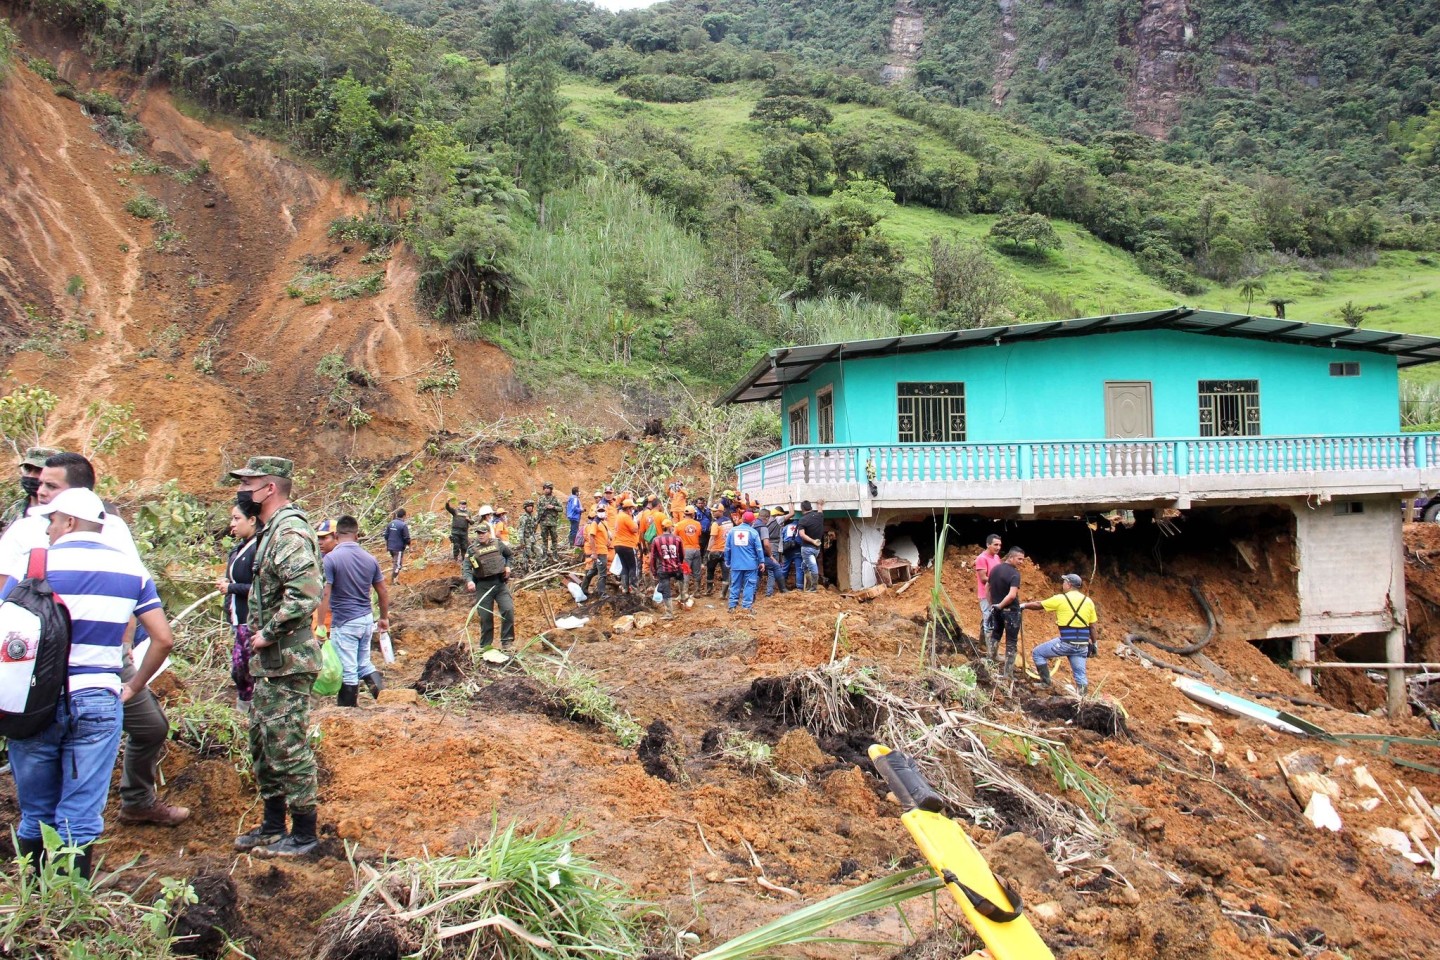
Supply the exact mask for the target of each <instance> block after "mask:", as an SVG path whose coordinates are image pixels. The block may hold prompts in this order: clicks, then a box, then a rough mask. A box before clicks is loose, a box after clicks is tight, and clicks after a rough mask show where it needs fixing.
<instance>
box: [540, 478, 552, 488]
mask: <svg viewBox="0 0 1440 960" xmlns="http://www.w3.org/2000/svg"><path fill="white" fill-rule="evenodd" d="M540 489H541V490H554V489H555V484H553V483H551V482H550V481H549V480H546V481H545V482H544V483H542V484H540Z"/></svg>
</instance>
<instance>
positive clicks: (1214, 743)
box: [1200, 727, 1225, 757]
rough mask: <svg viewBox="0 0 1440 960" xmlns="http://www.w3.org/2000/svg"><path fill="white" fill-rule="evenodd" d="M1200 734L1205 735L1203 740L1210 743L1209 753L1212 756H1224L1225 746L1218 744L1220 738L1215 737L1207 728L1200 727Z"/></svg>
mask: <svg viewBox="0 0 1440 960" xmlns="http://www.w3.org/2000/svg"><path fill="white" fill-rule="evenodd" d="M1200 732H1201V733H1203V734H1204V735H1205V739H1206V740H1208V741H1209V742H1210V753H1211V755H1212V756H1216V757H1223V756H1225V744H1223V743H1221V742H1220V738H1219V737H1217V736H1215V734H1214V733H1212V732H1211V730H1210V728H1209V727H1201V728H1200Z"/></svg>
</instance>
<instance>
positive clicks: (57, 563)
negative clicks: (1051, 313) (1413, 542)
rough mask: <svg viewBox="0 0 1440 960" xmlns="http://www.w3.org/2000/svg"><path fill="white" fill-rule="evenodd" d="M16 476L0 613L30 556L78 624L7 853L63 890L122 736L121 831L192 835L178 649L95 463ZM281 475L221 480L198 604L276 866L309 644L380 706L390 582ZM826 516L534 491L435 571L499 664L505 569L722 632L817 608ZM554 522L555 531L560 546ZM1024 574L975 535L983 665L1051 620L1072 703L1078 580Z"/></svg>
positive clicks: (460, 534)
mask: <svg viewBox="0 0 1440 960" xmlns="http://www.w3.org/2000/svg"><path fill="white" fill-rule="evenodd" d="M19 470H20V482H21V486H22V488H23V490H24V499H23V500H22V501H21V502H19V503H17V504H14V505H12V506H11V507H10V508H9V509H8V510H7V511H6V512H5V514H4V521H5V527H4V534H3V536H0V602H4V600H5V598H6V597H7V596H8V595H9V594H10V593H11V591H12V590H14V588H15V587H16V585H17V584H20V583H22V582H26V581H27V578H30V579H31V580H32V582H33V578H34V577H35V576H36V567H35V564H34V560H35V551H40V553H39V554H38V555H39V556H40V557H41V559H42V563H41V566H40V567H39V570H40V571H41V573H42V574H43V575H45V576H48V579H49V582H50V584H51V586H52V587H53V588H54V589H55V591H56V592H57V593H59V594H60V595H61V596H63V597H64V599H65V602H66V604H67V606H68V608H69V610H70V616H71V618H72V624H73V625H72V633H71V638H72V642H71V644H70V648H69V664H68V672H69V683H68V688H67V689H66V690H65V693H64V696H63V697H61V698H60V700H59V702H58V703H57V704H56V705H55V708H54V710H55V712H54V720H53V722H51V723H48V724H47V725H46V726H45V728H44V729H43V730H42V731H41V732H40V733H39V734H37V735H35V736H33V737H27V738H12V739H11V740H10V742H9V752H10V760H11V766H12V771H13V775H14V778H15V783H16V792H17V796H18V799H19V803H20V810H21V819H20V823H19V825H18V827H17V829H16V834H17V838H18V840H19V843H20V849H21V852H22V853H24V854H27V855H29V856H31V858H32V862H36V861H38V859H39V858H40V857H42V856H43V855H44V848H43V844H42V839H41V838H42V831H41V826H42V825H49V826H52V827H54V828H55V829H56V830H57V831H58V832H59V833H60V835H61V836H62V837H63V838H64V839H65V840H66V842H67V843H68V844H70V845H73V846H75V847H77V848H79V849H80V850H81V851H82V853H81V854H80V855H79V856H78V857H76V861H75V866H74V869H76V870H79V871H81V872H82V873H83V872H86V871H88V870H89V853H88V851H89V850H90V847H91V845H92V844H93V843H94V842H95V840H97V839H98V838H99V837H100V835H101V833H102V830H103V824H104V820H103V813H104V809H105V805H106V802H107V799H108V795H109V790H110V779H111V777H110V772H111V770H112V769H113V767H114V766H115V763H116V760H117V756H118V754H119V750H120V745H121V740H122V735H123V736H124V737H128V740H127V742H126V746H125V751H124V760H123V763H122V773H121V778H120V808H119V817H120V819H121V821H122V822H127V823H135V824H155V825H162V826H174V825H175V824H178V823H180V822H182V821H184V820H185V819H186V818H187V817H188V816H189V811H188V810H186V809H185V808H184V807H179V806H174V805H171V804H168V803H166V802H165V801H163V800H162V799H160V797H159V796H158V794H157V791H156V779H157V772H156V767H157V764H158V762H159V759H160V754H161V751H162V750H163V748H164V745H165V740H166V737H167V735H168V731H169V723H168V720H167V719H166V717H165V713H164V710H163V708H162V706H161V704H160V701H159V700H158V699H157V698H156V697H155V696H154V694H152V693H151V692H150V690H149V688H148V684H149V681H150V680H151V679H152V678H153V677H154V676H155V675H156V674H157V673H158V672H159V671H160V670H161V669H163V665H164V663H165V660H166V657H167V655H168V654H169V652H170V650H171V649H172V646H173V643H174V639H173V635H172V632H171V629H170V625H169V623H168V621H167V620H166V617H165V614H164V612H163V610H162V609H161V605H160V599H159V596H158V594H157V591H156V587H155V583H154V581H153V579H152V578H151V577H150V575H149V574H148V572H147V571H146V566H145V561H144V558H143V557H142V556H141V555H140V553H139V551H138V550H137V548H136V544H135V540H134V538H133V537H132V536H131V534H130V531H129V528H128V527H127V526H126V524H125V523H124V521H123V520H122V519H121V518H120V516H119V515H118V514H117V513H116V512H115V511H114V509H113V508H111V507H109V506H107V505H105V504H104V503H103V502H102V501H101V500H100V498H99V497H98V496H97V495H96V493H95V492H94V489H95V484H96V477H95V471H94V468H93V466H92V465H91V464H90V462H89V461H88V460H87V459H86V458H85V457H83V456H80V455H79V454H74V453H65V452H62V451H59V450H52V449H46V448H34V449H31V450H29V451H27V452H26V455H25V456H24V458H23V459H22V460H21V463H20V465H19ZM293 471H294V465H293V463H292V462H291V461H289V460H286V459H283V458H280V457H269V456H259V457H252V458H250V460H249V461H248V462H247V463H246V465H245V466H244V467H243V468H240V469H237V470H233V471H231V476H232V477H234V478H235V479H236V480H237V481H238V483H239V487H238V490H237V492H236V496H235V502H234V504H233V506H231V508H230V517H229V519H230V523H229V530H230V534H231V536H232V537H233V540H234V546H233V548H232V550H231V551H230V555H229V557H228V558H227V559H226V562H225V569H224V574H223V576H221V577H220V578H219V579H218V580H217V581H216V584H215V585H216V588H217V590H218V591H219V592H220V593H221V594H222V595H223V598H224V608H223V609H224V616H225V619H226V621H227V622H228V623H229V625H230V626H231V628H232V630H233V633H234V645H233V649H232V658H231V664H232V676H233V679H234V681H235V685H236V692H237V704H238V706H239V708H240V709H241V710H242V711H245V712H247V713H248V714H249V717H250V729H249V738H250V755H251V762H252V769H253V772H254V777H255V782H256V786H257V788H258V790H259V795H260V799H261V801H262V807H263V813H262V819H261V822H260V824H259V825H257V826H256V827H255V828H253V829H251V830H249V831H247V832H245V833H243V834H241V835H240V836H238V837H237V838H236V840H235V846H236V847H237V848H238V849H242V850H250V851H254V852H256V853H259V854H262V855H270V856H282V857H283V856H299V855H303V854H306V853H309V852H310V851H311V850H313V849H314V848H315V846H316V844H317V837H316V829H315V828H316V813H317V806H318V784H317V772H316V765H315V757H314V753H313V750H312V749H311V745H310V740H309V725H310V724H309V713H310V706H311V702H312V690H313V687H314V684H315V678H316V676H317V674H318V673H319V672H320V669H321V641H322V640H323V639H325V638H326V637H327V636H328V637H329V639H330V640H331V642H332V644H333V646H334V648H335V652H336V654H337V655H338V659H339V661H340V665H341V683H340V688H339V694H338V696H337V703H338V704H339V705H340V706H342V707H354V706H356V705H357V702H358V697H359V693H360V690H361V688H362V686H363V687H364V688H365V689H367V690H368V691H369V692H370V694H371V695H372V696H374V697H375V698H377V699H378V698H379V695H380V692H381V691H382V690H383V689H384V685H385V681H384V677H383V674H382V673H381V671H380V670H379V669H378V668H377V667H376V666H375V665H374V663H372V662H371V648H372V639H373V638H374V637H375V636H376V634H377V633H378V632H384V631H388V629H389V625H390V624H389V619H390V595H389V583H387V578H386V576H385V573H384V571H383V570H382V568H381V565H380V563H379V561H377V560H376V559H375V557H374V556H372V555H371V553H370V552H369V551H367V550H366V549H364V548H363V547H362V546H361V545H360V535H361V531H360V525H359V523H358V521H357V520H356V518H354V517H352V516H340V517H336V518H326V519H323V520H321V521H320V522H318V523H316V524H314V525H313V526H312V524H311V523H310V521H309V519H308V518H307V517H306V516H305V514H304V513H303V512H302V511H301V510H300V509H299V508H298V507H297V506H296V505H295V504H294V503H292V502H291V500H290V497H291V492H292V481H291V477H292V474H293ZM823 507H824V504H823V502H821V503H817V504H812V503H810V502H809V501H804V502H802V503H800V504H799V505H798V506H797V507H795V508H791V507H790V506H787V505H779V506H771V507H765V506H762V505H761V504H759V503H757V502H756V501H755V500H754V498H753V497H750V496H747V495H745V494H742V493H737V492H735V491H733V490H725V491H723V492H722V493H721V495H720V496H719V497H718V498H716V499H715V500H714V501H713V502H709V503H707V502H706V501H705V499H703V498H694V499H692V498H691V497H690V496H689V495H688V494H687V492H686V490H685V486H684V484H683V483H680V482H678V481H677V482H675V483H672V484H671V485H670V487H669V489H668V490H667V496H665V497H663V498H662V497H661V496H660V495H656V494H652V495H648V496H643V497H637V496H636V495H635V494H634V493H633V492H632V491H628V490H626V491H621V492H619V493H617V492H616V491H615V490H614V488H613V487H608V486H607V487H605V488H604V489H602V490H597V491H595V493H594V495H593V497H592V498H590V501H589V503H588V504H587V503H586V502H585V501H584V500H583V499H582V498H581V495H580V489H579V487H572V488H571V491H570V496H569V498H568V500H567V501H565V502H563V503H562V502H561V501H560V500H559V498H558V497H556V496H555V494H554V486H553V485H552V484H549V483H546V484H544V485H543V486H542V488H541V493H540V494H539V495H538V496H537V497H535V498H534V499H527V500H525V501H524V502H523V503H522V505H521V511H522V512H521V519H520V521H519V523H518V525H517V526H516V527H515V528H513V530H512V528H511V527H510V525H509V522H508V517H507V516H506V511H505V510H504V509H503V508H499V509H496V508H493V507H491V506H490V505H488V504H487V505H485V506H483V507H481V508H480V509H479V510H478V511H476V512H475V513H474V514H473V515H472V514H471V512H470V509H469V505H468V503H467V502H466V501H464V500H461V501H460V502H459V503H458V504H454V503H448V502H447V503H446V505H445V509H446V510H447V511H448V513H449V514H450V517H451V525H450V531H451V546H452V557H453V558H454V559H456V560H458V561H460V569H461V574H462V577H463V580H464V583H465V589H466V591H467V593H468V594H470V595H472V596H473V597H474V601H475V605H476V615H477V617H478V619H479V625H480V630H481V643H482V645H483V646H485V647H490V646H492V645H493V644H494V642H495V629H494V622H493V621H494V619H495V617H496V615H497V614H498V618H499V621H500V630H499V634H500V636H499V646H500V647H501V649H502V650H503V649H506V648H509V647H511V646H512V645H513V644H514V637H515V624H514V609H515V608H514V600H513V597H512V596H511V594H510V588H509V581H510V579H511V577H512V574H513V572H514V569H515V566H516V565H517V564H520V565H525V566H533V565H537V564H556V565H562V566H563V565H564V564H565V563H567V562H573V561H574V560H576V559H578V558H583V561H584V569H585V571H586V572H585V575H584V578H583V581H582V585H581V589H582V590H583V591H584V592H585V593H590V592H591V591H592V590H593V594H592V596H594V597H595V598H597V599H599V598H604V597H606V596H609V595H611V593H612V591H615V592H617V593H618V594H620V595H624V596H629V595H634V594H637V593H641V592H642V591H643V592H644V594H646V595H651V596H653V598H654V599H655V602H656V603H657V604H659V605H660V606H661V607H662V609H663V614H664V616H665V617H666V618H674V617H675V616H676V605H677V603H679V604H681V605H682V606H683V607H690V606H692V605H693V603H694V600H695V598H696V597H698V596H702V595H703V596H712V595H714V594H715V592H716V590H717V588H718V589H719V590H720V592H721V595H722V596H723V597H724V598H725V599H726V603H727V607H728V609H729V611H730V612H732V613H737V612H739V613H749V612H750V611H751V610H752V608H753V606H754V604H755V602H756V597H757V596H758V595H759V593H760V586H761V581H762V580H763V581H764V585H765V594H766V595H767V596H769V595H773V594H774V593H776V592H781V593H784V592H787V591H789V590H816V589H818V588H819V586H820V584H821V567H820V557H821V553H822V550H823V548H824V546H825V537H826V532H825V522H824V515H823V513H822V510H823ZM406 516H407V514H406V511H405V510H403V509H401V510H397V511H396V512H395V514H394V517H393V519H392V520H391V521H390V522H389V524H388V526H387V527H386V529H385V531H384V541H385V547H386V550H387V551H388V553H389V555H390V564H389V568H390V569H389V582H390V583H393V582H394V581H395V580H396V579H397V578H398V577H399V575H400V573H401V572H402V570H403V567H404V561H405V554H406V552H407V550H408V549H409V547H410V544H411V533H410V529H409V525H408V522H407V520H406ZM562 519H563V520H564V521H566V522H567V524H568V528H569V529H568V532H567V533H566V534H565V536H564V538H563V539H562V536H561V533H562V530H561V521H562ZM1002 551H1003V552H1002ZM1023 557H1024V551H1023V550H1021V549H1020V548H1019V547H1015V546H1011V547H1010V548H1009V549H1008V550H1007V549H1005V548H1004V544H1003V543H1002V542H1001V538H1000V536H999V535H998V534H992V535H991V536H990V537H989V538H988V540H987V543H986V548H985V550H984V552H982V553H981V554H980V555H979V556H978V557H977V558H976V560H975V571H976V590H977V597H978V600H979V604H980V611H981V621H982V634H983V635H984V637H985V640H986V646H987V655H988V656H989V657H990V658H991V659H996V658H997V657H998V655H999V652H1000V643H1001V640H1002V638H1003V640H1004V656H1003V668H1002V669H1003V673H1004V675H1006V676H1010V675H1012V673H1013V671H1014V666H1015V658H1016V639H1017V635H1018V632H1019V629H1020V618H1021V611H1022V610H1023V609H1044V610H1047V611H1049V612H1050V613H1052V614H1054V615H1055V617H1056V625H1057V627H1058V630H1059V636H1057V637H1055V638H1054V639H1052V640H1050V641H1048V642H1046V643H1042V644H1040V645H1039V646H1037V647H1036V648H1035V650H1034V651H1033V654H1032V656H1033V658H1034V662H1035V665H1036V669H1037V671H1038V673H1039V676H1040V678H1041V681H1042V682H1043V683H1046V684H1048V683H1049V682H1050V673H1049V663H1050V661H1051V660H1053V659H1054V658H1056V657H1066V658H1067V659H1068V660H1069V662H1070V665H1071V669H1072V672H1073V674H1074V677H1075V681H1076V685H1077V687H1078V688H1079V692H1080V693H1081V694H1082V695H1083V694H1084V693H1085V691H1086V659H1087V657H1088V656H1091V655H1093V654H1094V652H1095V649H1096V648H1095V641H1096V639H1097V638H1096V625H1095V624H1096V619H1097V614H1096V610H1095V605H1094V602H1093V601H1092V600H1091V599H1090V598H1089V597H1087V596H1086V595H1085V594H1084V593H1083V591H1082V586H1083V584H1082V582H1081V579H1080V577H1079V576H1078V575H1076V574H1066V575H1065V576H1064V577H1063V578H1062V581H1061V588H1062V589H1061V591H1060V592H1058V593H1056V594H1055V595H1054V596H1052V597H1050V598H1048V599H1046V600H1043V601H1021V599H1020V571H1019V568H1018V566H1017V564H1018V562H1019V561H1020V560H1021V559H1023ZM652 591H653V592H652ZM132 650H133V651H137V655H132ZM142 650H143V656H138V651H142ZM137 656H138V661H139V662H136V660H137Z"/></svg>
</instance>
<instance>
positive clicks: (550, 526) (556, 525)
mask: <svg viewBox="0 0 1440 960" xmlns="http://www.w3.org/2000/svg"><path fill="white" fill-rule="evenodd" d="M540 542H541V543H543V544H544V545H545V555H546V556H547V557H552V558H553V557H554V556H556V554H557V553H558V551H559V549H560V522H559V521H558V520H557V521H555V522H553V523H541V524H540ZM536 552H537V553H538V552H539V550H537V551H536Z"/></svg>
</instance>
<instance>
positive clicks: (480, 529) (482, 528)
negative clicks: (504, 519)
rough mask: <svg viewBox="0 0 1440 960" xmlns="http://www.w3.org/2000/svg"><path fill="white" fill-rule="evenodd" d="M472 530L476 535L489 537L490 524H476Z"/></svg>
mask: <svg viewBox="0 0 1440 960" xmlns="http://www.w3.org/2000/svg"><path fill="white" fill-rule="evenodd" d="M474 530H475V533H476V534H483V535H485V536H489V535H490V524H488V523H477V524H475V527H474Z"/></svg>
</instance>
